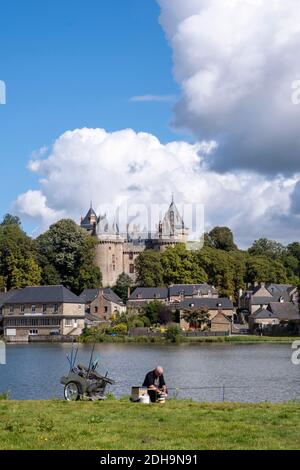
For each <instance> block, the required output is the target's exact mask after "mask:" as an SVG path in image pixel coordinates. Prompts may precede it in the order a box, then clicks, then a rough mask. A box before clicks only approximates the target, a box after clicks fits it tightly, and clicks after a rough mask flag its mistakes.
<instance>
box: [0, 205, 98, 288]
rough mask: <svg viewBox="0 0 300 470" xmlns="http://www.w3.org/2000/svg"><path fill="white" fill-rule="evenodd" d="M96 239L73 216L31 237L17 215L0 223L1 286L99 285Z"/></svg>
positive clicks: (71, 286)
mask: <svg viewBox="0 0 300 470" xmlns="http://www.w3.org/2000/svg"><path fill="white" fill-rule="evenodd" d="M94 251H95V240H94V239H93V238H92V237H90V236H88V235H87V233H86V232H85V230H83V229H81V228H80V227H79V226H78V225H77V224H76V223H75V222H74V221H72V220H61V221H59V222H57V223H56V224H54V225H52V226H51V227H50V229H49V230H47V231H46V232H45V233H44V234H42V235H40V236H39V237H38V238H36V239H35V240H33V239H32V238H30V237H29V236H28V235H27V234H26V233H25V232H24V230H23V229H22V227H21V222H20V219H19V218H18V217H14V216H12V215H10V214H7V215H6V216H5V217H4V219H3V222H2V223H1V224H0V288H1V289H3V288H6V289H8V290H10V289H13V288H21V287H26V286H33V285H57V284H63V285H64V286H66V287H68V288H69V289H71V290H72V291H73V292H75V293H77V294H79V293H80V292H82V290H83V289H85V288H93V287H99V286H100V285H101V273H100V270H99V268H98V267H96V266H95V264H94V259H95V256H94Z"/></svg>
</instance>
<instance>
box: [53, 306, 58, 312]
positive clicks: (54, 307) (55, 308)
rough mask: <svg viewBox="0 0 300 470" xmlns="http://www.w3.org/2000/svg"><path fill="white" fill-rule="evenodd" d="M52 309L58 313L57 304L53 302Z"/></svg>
mask: <svg viewBox="0 0 300 470" xmlns="http://www.w3.org/2000/svg"><path fill="white" fill-rule="evenodd" d="M53 311H54V313H58V304H55V305H54V306H53Z"/></svg>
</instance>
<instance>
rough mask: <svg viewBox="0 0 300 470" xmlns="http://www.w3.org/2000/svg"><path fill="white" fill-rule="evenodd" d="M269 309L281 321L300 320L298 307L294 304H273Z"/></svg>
mask: <svg viewBox="0 0 300 470" xmlns="http://www.w3.org/2000/svg"><path fill="white" fill-rule="evenodd" d="M269 308H270V310H271V311H272V313H273V315H275V316H276V317H278V318H279V319H282V320H283V319H284V320H300V314H299V308H298V305H295V304H293V302H272V303H270V307H269Z"/></svg>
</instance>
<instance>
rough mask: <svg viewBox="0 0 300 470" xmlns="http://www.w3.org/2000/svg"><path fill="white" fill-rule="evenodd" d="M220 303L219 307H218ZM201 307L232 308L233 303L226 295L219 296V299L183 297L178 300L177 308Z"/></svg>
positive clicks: (214, 308) (213, 308) (212, 308)
mask: <svg viewBox="0 0 300 470" xmlns="http://www.w3.org/2000/svg"><path fill="white" fill-rule="evenodd" d="M219 304H221V307H219ZM193 307H195V308H201V307H207V308H208V309H209V310H218V309H219V308H220V309H222V310H233V308H234V307H233V303H232V301H231V300H230V299H228V298H227V297H223V298H219V299H211V298H207V299H205V298H194V299H185V300H182V301H181V302H179V304H178V308H179V309H185V308H193Z"/></svg>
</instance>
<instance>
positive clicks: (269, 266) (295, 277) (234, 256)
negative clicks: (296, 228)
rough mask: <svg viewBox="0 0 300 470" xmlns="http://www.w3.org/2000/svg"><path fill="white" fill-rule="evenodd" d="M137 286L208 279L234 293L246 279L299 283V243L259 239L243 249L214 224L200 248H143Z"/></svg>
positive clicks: (223, 290)
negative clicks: (151, 249)
mask: <svg viewBox="0 0 300 470" xmlns="http://www.w3.org/2000/svg"><path fill="white" fill-rule="evenodd" d="M136 269H137V282H138V285H140V286H146V287H163V286H167V285H170V284H181V283H184V284H196V283H202V282H208V283H209V284H212V285H214V286H215V287H216V288H217V289H218V290H219V292H220V294H221V295H224V296H229V297H233V298H235V299H236V298H237V297H238V292H239V290H240V289H244V288H245V287H246V286H247V284H248V283H255V282H274V283H284V284H285V283H288V284H293V285H299V277H300V243H298V242H295V243H291V244H290V245H288V246H287V247H284V246H283V245H281V244H280V243H278V242H276V241H272V240H267V239H264V238H263V239H260V240H257V241H255V242H254V244H253V245H252V246H251V247H250V248H249V249H248V250H247V251H243V250H239V249H238V247H237V246H236V244H235V243H234V238H233V234H232V232H231V230H230V229H229V228H227V227H216V228H214V229H213V230H212V231H211V232H210V233H207V234H205V236H204V246H203V248H202V249H199V250H195V251H189V250H187V248H186V246H185V245H177V246H176V247H175V248H168V249H167V250H166V251H165V252H163V253H159V252H156V251H145V252H143V253H142V254H141V255H140V256H139V258H138V259H137V262H136Z"/></svg>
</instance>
